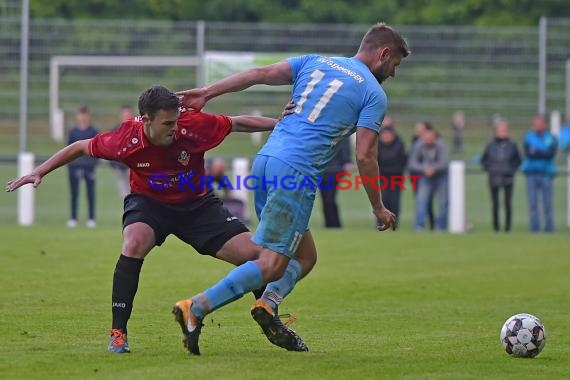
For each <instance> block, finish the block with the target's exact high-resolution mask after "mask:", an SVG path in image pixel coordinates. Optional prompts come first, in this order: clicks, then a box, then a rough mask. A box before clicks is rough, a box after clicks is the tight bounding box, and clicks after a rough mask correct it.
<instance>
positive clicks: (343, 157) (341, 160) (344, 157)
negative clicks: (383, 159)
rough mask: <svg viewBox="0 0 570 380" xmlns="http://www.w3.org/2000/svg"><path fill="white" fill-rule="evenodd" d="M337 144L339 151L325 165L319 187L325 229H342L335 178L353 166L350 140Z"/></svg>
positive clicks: (336, 180)
mask: <svg viewBox="0 0 570 380" xmlns="http://www.w3.org/2000/svg"><path fill="white" fill-rule="evenodd" d="M339 144H340V147H339V150H338V152H337V154H336V155H335V156H334V157H333V158H332V160H331V161H330V162H329V164H328V165H327V167H326V169H325V171H324V173H323V178H322V181H321V185H320V186H319V188H320V191H321V196H322V198H323V214H324V218H325V227H326V228H341V227H342V223H341V220H340V213H339V211H338V205H337V202H336V193H337V185H338V177H337V176H338V175H339V173H341V172H346V171H351V170H352V166H353V163H352V159H351V157H352V154H351V153H350V139H344V140H343V141H342V142H340V143H339ZM386 207H387V206H386ZM388 209H389V208H388Z"/></svg>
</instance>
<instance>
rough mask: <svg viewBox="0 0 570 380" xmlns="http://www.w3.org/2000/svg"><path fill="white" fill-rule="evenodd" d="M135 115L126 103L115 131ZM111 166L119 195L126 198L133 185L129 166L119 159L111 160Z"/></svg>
mask: <svg viewBox="0 0 570 380" xmlns="http://www.w3.org/2000/svg"><path fill="white" fill-rule="evenodd" d="M134 116H135V114H134V112H133V108H132V107H131V106H129V105H124V106H122V107H121V110H120V118H121V122H120V123H119V124H117V125H115V126H114V127H113V129H112V130H113V131H115V130H117V128H119V127H120V126H121V124H122V123H123V122H124V121H126V120H129V119H132V118H133V117H134ZM110 165H111V168H112V169H113V172H114V173H115V179H116V183H117V190H118V191H119V196H120V197H121V199H125V197H126V196H127V195H129V194H130V192H131V186H130V184H129V167H128V166H127V165H125V164H123V163H121V162H118V161H111V162H110Z"/></svg>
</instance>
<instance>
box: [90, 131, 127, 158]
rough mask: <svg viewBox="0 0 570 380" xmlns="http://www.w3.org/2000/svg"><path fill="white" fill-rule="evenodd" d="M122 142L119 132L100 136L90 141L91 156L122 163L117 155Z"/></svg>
mask: <svg viewBox="0 0 570 380" xmlns="http://www.w3.org/2000/svg"><path fill="white" fill-rule="evenodd" d="M120 140H121V139H120V136H119V134H118V133H117V131H111V132H106V133H101V134H98V135H96V136H95V137H93V138H92V139H91V140H90V141H89V147H88V148H89V155H90V156H92V157H96V158H103V159H105V160H113V161H120V160H119V157H118V155H117V154H118V152H119V142H120Z"/></svg>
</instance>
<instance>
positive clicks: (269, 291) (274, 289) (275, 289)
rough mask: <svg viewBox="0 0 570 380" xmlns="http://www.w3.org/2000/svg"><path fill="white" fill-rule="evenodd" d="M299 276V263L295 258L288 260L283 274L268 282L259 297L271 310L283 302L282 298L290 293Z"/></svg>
mask: <svg viewBox="0 0 570 380" xmlns="http://www.w3.org/2000/svg"><path fill="white" fill-rule="evenodd" d="M300 278H301V264H299V262H298V261H297V260H295V259H291V260H289V265H287V269H286V270H285V274H284V275H283V277H281V278H280V279H279V280H277V281H273V282H271V283H269V284H268V285H267V287H266V289H265V292H264V293H263V296H262V297H261V299H263V300H264V301H265V302H267V303H268V304H269V305H270V306H271V308H273V310H276V309H277V306H278V305H279V304H280V303H281V302H283V298H285V297H286V296H287V294H289V293H291V291H292V290H293V288H294V287H295V284H296V283H297V281H299V279H300Z"/></svg>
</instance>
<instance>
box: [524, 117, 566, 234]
mask: <svg viewBox="0 0 570 380" xmlns="http://www.w3.org/2000/svg"><path fill="white" fill-rule="evenodd" d="M557 148H558V142H557V141H556V138H555V137H554V136H553V135H552V134H551V133H550V132H548V131H547V130H546V120H545V119H544V116H543V115H537V116H535V117H534V118H533V120H532V130H531V131H529V132H527V133H526V135H525V137H524V153H525V159H524V161H523V166H522V171H523V173H524V174H525V175H526V190H527V196H528V209H529V217H530V230H531V231H532V232H539V231H540V216H539V215H538V198H539V196H540V198H541V199H542V209H543V211H544V232H552V231H554V221H553V215H552V178H553V177H554V175H555V173H556V164H555V163H554V156H555V155H556V149H557Z"/></svg>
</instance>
